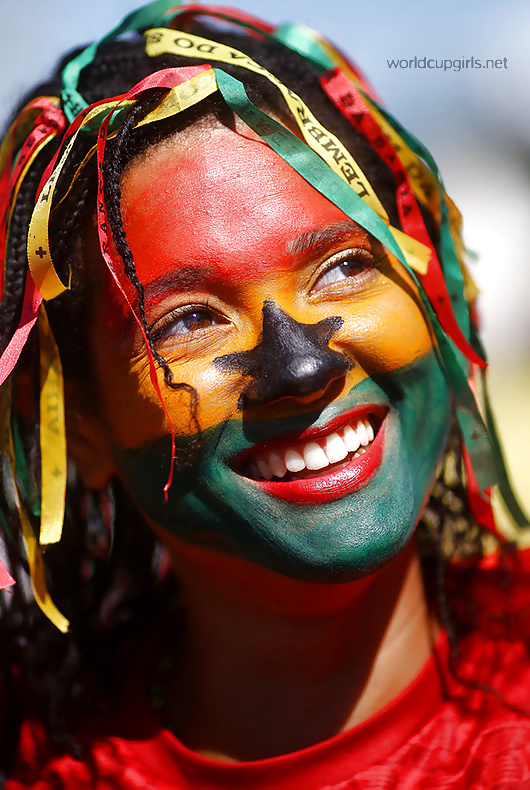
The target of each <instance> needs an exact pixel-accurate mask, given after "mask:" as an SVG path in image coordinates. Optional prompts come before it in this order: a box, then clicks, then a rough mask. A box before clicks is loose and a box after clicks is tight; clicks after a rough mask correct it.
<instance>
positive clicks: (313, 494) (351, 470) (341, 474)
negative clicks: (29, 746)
mask: <svg viewBox="0 0 530 790" xmlns="http://www.w3.org/2000/svg"><path fill="white" fill-rule="evenodd" d="M385 424H386V422H383V424H382V425H381V427H380V428H379V431H378V432H377V436H376V437H375V439H374V440H373V442H372V443H371V444H370V446H369V448H368V449H367V451H366V452H365V453H363V455H361V456H359V457H358V458H354V459H353V460H352V461H350V463H349V464H346V466H343V467H342V468H341V469H338V470H337V471H336V472H330V473H329V474H327V475H326V474H324V475H322V476H321V477H310V478H308V479H306V480H290V481H289V482H285V483H277V482H272V481H271V480H252V481H251V482H252V483H253V484H254V485H255V486H257V487H258V488H260V489H261V490H262V491H265V493H267V494H270V495H271V496H274V497H277V498H278V499H284V500H286V501H287V502H296V503H298V504H301V505H318V504H322V503H323V502H331V501H332V500H333V499H339V498H340V497H343V496H346V495H347V494H351V493H352V492H353V491H357V490H358V489H359V488H361V487H362V486H363V485H365V484H366V483H367V482H368V481H369V480H370V478H371V477H372V476H373V475H374V474H375V473H376V471H377V469H378V468H379V464H380V463H381V459H382V457H383V447H384V427H385Z"/></svg>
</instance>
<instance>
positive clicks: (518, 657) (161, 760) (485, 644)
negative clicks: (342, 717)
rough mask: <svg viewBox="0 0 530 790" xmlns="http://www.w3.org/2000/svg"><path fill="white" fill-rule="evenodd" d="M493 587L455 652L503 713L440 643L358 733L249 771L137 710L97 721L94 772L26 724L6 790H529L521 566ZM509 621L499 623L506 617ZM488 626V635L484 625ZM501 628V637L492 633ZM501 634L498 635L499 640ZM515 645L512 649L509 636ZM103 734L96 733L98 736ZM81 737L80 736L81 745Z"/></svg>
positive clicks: (475, 585) (484, 583) (493, 580)
mask: <svg viewBox="0 0 530 790" xmlns="http://www.w3.org/2000/svg"><path fill="white" fill-rule="evenodd" d="M527 564H528V558H525V559H524V562H523V564H522V565H521V567H520V568H519V569H517V568H516V569H515V570H514V569H513V568H512V584H511V586H510V587H509V588H506V587H505V588H503V587H502V586H501V584H500V576H499V573H498V569H497V568H495V567H491V566H492V563H489V565H490V567H487V566H488V563H485V566H486V567H485V568H484V569H483V570H482V571H480V572H479V573H478V574H475V578H474V580H473V581H471V582H470V580H469V579H467V581H466V584H467V589H468V592H469V584H471V589H472V590H473V593H474V596H475V600H476V601H477V602H479V604H480V611H481V612H482V613H484V612H487V611H488V608H486V607H489V611H490V612H491V613H492V617H491V618H487V619H486V618H483V620H482V622H481V625H480V628H479V629H478V630H474V631H473V632H471V633H470V634H469V635H468V636H467V637H466V638H465V639H464V640H463V641H462V642H461V653H462V658H461V660H460V663H459V670H458V671H459V673H460V675H461V676H462V677H465V678H466V679H471V680H472V681H475V682H478V683H482V684H488V685H489V686H491V687H493V688H494V689H495V690H496V691H497V692H498V694H499V695H501V697H502V699H503V700H504V702H502V701H500V700H499V699H498V698H497V697H495V696H494V695H492V694H489V693H486V692H485V691H482V690H476V689H475V690H473V689H470V688H469V687H468V686H466V685H465V684H462V683H460V682H457V681H456V680H455V679H454V678H453V676H452V675H451V674H450V673H449V671H448V669H447V658H448V647H447V639H446V637H445V635H442V637H441V638H440V639H439V640H438V642H437V644H436V646H435V649H434V651H433V655H432V656H431V658H430V659H429V661H428V662H427V664H426V665H425V667H424V668H423V670H422V672H421V673H420V674H419V675H418V677H416V679H415V680H414V681H413V683H412V684H411V685H410V686H409V687H408V688H407V689H405V691H404V692H403V693H402V694H400V695H399V697H397V698H396V699H395V700H394V701H393V702H392V703H391V704H390V705H388V706H387V707H386V708H384V709H383V710H382V711H380V712H379V713H378V714H376V715H375V716H373V717H371V718H370V719H369V720H368V721H366V722H364V723H362V724H361V725H359V726H357V727H354V728H353V729H351V730H349V731H348V732H345V733H342V734H340V735H338V736H335V737H333V738H331V739H329V740H327V741H325V742H323V743H320V744H317V745H316V746H313V747H310V748H308V749H304V750H302V751H299V752H295V753H292V754H288V755H285V756H283V757H277V758H273V759H269V760H262V761H259V762H253V763H218V762H215V761H212V760H209V759H206V758H203V757H200V756H198V755H197V754H195V753H193V752H191V751H189V750H188V749H187V748H186V747H184V746H183V745H182V744H181V743H180V742H179V741H178V740H177V739H176V738H175V736H174V735H173V734H172V733H171V732H169V731H167V730H164V729H160V728H159V727H158V726H157V723H156V720H155V718H154V716H153V714H151V712H150V710H149V704H148V702H147V701H146V700H143V701H142V702H139V701H138V700H134V701H133V699H132V696H131V697H130V709H129V710H128V711H127V710H125V711H122V712H121V716H120V718H119V719H117V720H116V721H113V722H110V721H109V720H107V722H106V727H107V730H106V731H107V735H105V736H103V735H101V734H100V735H99V737H98V738H97V739H96V740H95V742H94V743H93V745H92V751H91V755H92V760H93V765H92V767H90V766H89V765H88V763H79V762H77V761H76V760H74V759H72V758H70V757H64V756H62V757H50V756H49V753H48V747H47V746H46V739H45V737H44V736H43V733H42V731H41V730H40V729H39V727H38V726H37V725H35V724H32V723H29V722H27V723H26V724H25V725H24V728H23V733H22V743H21V755H20V761H19V766H22V765H24V767H19V768H18V770H17V771H16V774H15V775H16V777H17V778H16V779H15V778H13V779H11V780H10V781H8V783H7V785H6V790H21V788H26V787H31V788H34V790H51V788H53V790H59V788H65V789H67V790H76V789H77V788H79V790H85V789H88V788H97V789H98V790H133V788H134V790H155V789H156V790H176V789H177V788H178V790H191V789H192V788H193V790H221V788H222V789H223V790H224V789H226V790H228V788H230V789H231V790H393V788H399V790H407V788H409V789H410V790H433V788H448V789H449V788H451V790H455V789H456V788H462V789H464V788H465V790H494V789H495V790H501V789H502V790H509V789H510V790H512V789H513V790H515V788H518V789H520V788H524V787H530V715H525V714H524V713H523V712H522V711H521V712H518V711H517V710H515V709H514V707H510V704H509V703H511V705H512V706H516V707H517V708H519V709H522V710H528V711H530V662H529V660H528V654H527V647H526V639H525V636H527V635H524V634H523V633H522V631H523V630H524V629H523V628H522V626H523V625H524V624H525V621H526V620H527V618H526V617H525V616H524V615H525V614H526V612H527V611H528V603H529V602H530V585H529V583H528V575H527V574H526V572H524V573H523V571H525V568H524V565H527ZM508 604H509V606H508V608H509V609H510V610H511V612H512V613H513V615H514V616H513V617H512V619H511V622H510V623H509V624H508V626H507V625H506V620H505V618H504V619H502V620H501V619H500V618H499V615H500V613H501V612H504V613H506V606H507V605H508ZM489 622H491V623H492V627H491V628H490V627H489V626H488V623H489ZM501 622H502V626H501ZM501 628H502V635H501ZM514 629H515V630H517V631H518V632H519V633H520V635H521V637H522V638H521V637H520V638H514V635H513V633H510V632H513V630H514ZM100 732H101V731H100ZM87 737H88V736H87Z"/></svg>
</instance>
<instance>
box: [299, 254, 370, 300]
mask: <svg viewBox="0 0 530 790" xmlns="http://www.w3.org/2000/svg"><path fill="white" fill-rule="evenodd" d="M363 257H366V260H363V259H362V257H361V256H360V255H359V254H357V253H356V254H355V256H354V255H352V254H351V253H349V254H347V255H343V256H342V257H341V258H340V259H338V260H337V262H336V263H335V265H333V263H332V262H329V263H328V269H327V270H326V271H325V272H324V273H323V274H321V275H320V277H318V278H317V280H316V282H315V284H314V285H313V287H312V290H313V291H322V290H324V288H328V287H329V286H333V285H335V284H338V283H341V282H343V281H347V280H352V284H353V282H354V281H355V282H356V283H357V284H359V285H360V284H364V282H365V281H367V280H371V279H372V277H373V276H374V274H375V271H374V267H375V263H374V260H373V258H372V256H371V254H369V253H367V254H366V256H363Z"/></svg>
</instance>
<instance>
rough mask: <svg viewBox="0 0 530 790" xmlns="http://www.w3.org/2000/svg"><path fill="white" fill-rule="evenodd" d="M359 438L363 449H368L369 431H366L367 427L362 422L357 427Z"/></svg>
mask: <svg viewBox="0 0 530 790" xmlns="http://www.w3.org/2000/svg"><path fill="white" fill-rule="evenodd" d="M356 432H357V437H358V439H359V441H360V443H361V445H362V446H363V447H366V445H367V444H370V439H369V438H368V431H367V430H366V425H365V424H364V422H363V421H362V420H359V422H358V423H357V426H356Z"/></svg>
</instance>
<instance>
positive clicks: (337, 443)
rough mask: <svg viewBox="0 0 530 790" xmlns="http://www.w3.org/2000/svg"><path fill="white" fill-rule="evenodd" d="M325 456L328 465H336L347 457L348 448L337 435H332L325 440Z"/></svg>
mask: <svg viewBox="0 0 530 790" xmlns="http://www.w3.org/2000/svg"><path fill="white" fill-rule="evenodd" d="M326 455H327V457H328V460H329V462H330V464H336V463H337V461H343V460H344V458H346V456H347V455H348V448H347V447H346V445H345V444H344V442H343V441H342V439H341V438H340V436H339V435H338V433H332V434H331V436H328V438H327V439H326Z"/></svg>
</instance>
